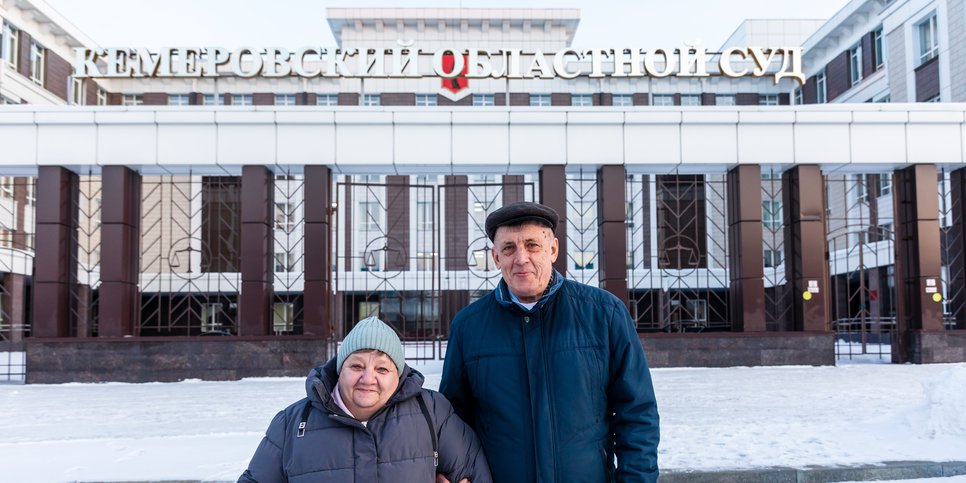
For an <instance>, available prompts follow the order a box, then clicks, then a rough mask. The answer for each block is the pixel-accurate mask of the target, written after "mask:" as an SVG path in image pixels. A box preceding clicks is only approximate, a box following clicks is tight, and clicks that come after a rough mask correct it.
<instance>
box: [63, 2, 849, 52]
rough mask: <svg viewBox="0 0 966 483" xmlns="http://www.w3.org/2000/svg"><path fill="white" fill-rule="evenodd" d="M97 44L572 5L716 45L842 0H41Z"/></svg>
mask: <svg viewBox="0 0 966 483" xmlns="http://www.w3.org/2000/svg"><path fill="white" fill-rule="evenodd" d="M46 1H47V3H48V4H49V5H51V6H52V7H54V8H55V9H57V10H58V11H59V12H60V13H62V14H63V15H64V16H65V17H66V18H67V19H68V20H70V21H71V22H72V23H73V24H74V25H75V26H76V27H78V28H79V29H80V30H81V31H82V32H84V33H85V34H86V35H87V36H88V37H89V38H90V39H92V40H93V41H94V42H96V43H97V44H98V45H100V46H101V47H147V48H151V49H156V48H159V47H178V46H207V45H217V46H220V47H227V48H236V47H241V46H255V47H265V46H280V47H286V48H289V49H294V48H297V47H301V46H305V45H311V46H320V47H329V46H335V41H334V39H333V38H332V34H331V33H330V31H329V27H328V24H327V23H326V21H325V9H326V7H386V6H391V7H413V8H418V7H445V8H460V7H463V8H484V7H485V8H500V7H508V8H578V9H580V16H581V20H580V25H579V27H578V28H577V35H576V37H575V38H574V42H573V45H574V46H575V47H578V48H598V47H600V48H603V47H613V46H636V47H641V48H647V47H657V46H671V47H676V46H680V45H681V44H683V43H684V42H692V41H700V42H701V45H703V46H706V47H708V48H709V49H716V48H717V47H719V46H720V45H721V43H722V42H724V41H725V40H726V39H727V38H728V37H729V36H730V35H731V33H732V32H734V30H735V28H737V27H738V25H739V24H740V23H741V21H742V20H744V19H749V18H751V19H776V18H795V19H827V18H829V17H831V16H832V15H834V14H835V12H837V11H838V10H839V9H841V8H842V7H844V6H845V5H846V4H847V3H848V0H808V1H791V0H676V1H673V2H669V1H667V0H628V1H616V0H597V1H580V0H519V1H516V2H506V3H502V4H500V3H494V2H492V1H483V0H421V1H419V2H387V1H386V0H352V1H349V0H340V1H331V0H273V1H268V0H46Z"/></svg>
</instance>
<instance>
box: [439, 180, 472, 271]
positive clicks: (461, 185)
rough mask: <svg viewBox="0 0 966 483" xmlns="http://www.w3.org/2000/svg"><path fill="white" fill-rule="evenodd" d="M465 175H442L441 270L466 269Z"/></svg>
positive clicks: (467, 234)
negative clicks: (442, 234) (442, 232)
mask: <svg viewBox="0 0 966 483" xmlns="http://www.w3.org/2000/svg"><path fill="white" fill-rule="evenodd" d="M467 183H468V179H467V177H466V176H444V179H443V200H444V203H445V205H444V210H443V220H442V223H443V225H444V226H446V236H445V237H444V238H443V250H444V252H443V253H444V255H443V256H444V258H443V267H442V268H443V270H467V269H469V263H468V262H467V261H468V258H469V256H470V254H469V253H468V252H469V249H470V241H471V240H470V239H469V236H470V235H469V221H468V218H469V216H468V215H467V214H468V213H469V211H468V210H469V187H468V184H467Z"/></svg>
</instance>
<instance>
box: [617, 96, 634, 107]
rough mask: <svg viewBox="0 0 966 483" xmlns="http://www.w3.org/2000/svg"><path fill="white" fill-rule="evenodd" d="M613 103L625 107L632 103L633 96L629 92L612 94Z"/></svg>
mask: <svg viewBox="0 0 966 483" xmlns="http://www.w3.org/2000/svg"><path fill="white" fill-rule="evenodd" d="M612 104H613V105H615V106H621V107H627V106H633V105H634V96H633V95H631V94H614V97H613V102H612Z"/></svg>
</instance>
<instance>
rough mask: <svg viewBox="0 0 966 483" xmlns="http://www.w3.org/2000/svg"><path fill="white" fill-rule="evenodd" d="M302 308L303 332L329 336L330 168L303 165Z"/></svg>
mask: <svg viewBox="0 0 966 483" xmlns="http://www.w3.org/2000/svg"><path fill="white" fill-rule="evenodd" d="M303 191H304V192H305V204H304V211H305V240H304V243H303V245H304V247H305V248H304V253H305V255H304V257H303V260H304V262H305V288H304V292H303V293H304V295H305V308H304V310H303V320H304V324H303V325H304V333H305V335H315V336H319V337H324V338H329V337H331V336H332V331H333V326H332V323H331V319H330V317H331V305H332V256H331V251H332V238H331V227H332V218H331V208H330V207H331V204H332V170H331V169H329V167H328V166H306V167H305V186H304V188H303Z"/></svg>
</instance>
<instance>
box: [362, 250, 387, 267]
mask: <svg viewBox="0 0 966 483" xmlns="http://www.w3.org/2000/svg"><path fill="white" fill-rule="evenodd" d="M384 253H385V252H384V251H383V250H371V251H364V252H362V257H360V258H361V261H362V264H361V266H360V267H359V270H361V271H363V272H378V271H380V270H382V257H383V255H384Z"/></svg>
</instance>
